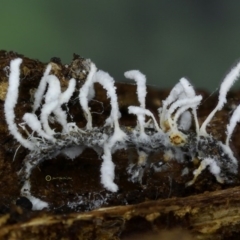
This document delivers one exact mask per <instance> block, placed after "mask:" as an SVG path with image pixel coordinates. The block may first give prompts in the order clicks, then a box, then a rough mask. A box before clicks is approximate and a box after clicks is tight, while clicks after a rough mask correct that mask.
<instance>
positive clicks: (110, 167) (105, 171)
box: [101, 145, 118, 192]
mask: <svg viewBox="0 0 240 240" xmlns="http://www.w3.org/2000/svg"><path fill="white" fill-rule="evenodd" d="M102 159H103V163H102V166H101V183H102V184H103V186H104V187H105V188H106V189H107V190H109V191H111V192H117V191H118V186H117V185H116V184H115V183H114V182H113V180H114V177H115V173H114V169H115V165H114V163H113V161H112V155H111V149H110V148H109V147H108V145H105V147H104V155H103V156H102Z"/></svg>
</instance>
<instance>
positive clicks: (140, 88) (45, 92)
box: [4, 58, 240, 209]
mask: <svg viewBox="0 0 240 240" xmlns="http://www.w3.org/2000/svg"><path fill="white" fill-rule="evenodd" d="M88 61H89V65H90V68H89V69H90V70H89V73H88V75H87V78H86V80H85V83H84V84H83V85H82V87H81V88H80V89H76V88H77V87H76V86H77V85H76V80H75V79H74V78H72V79H70V80H69V83H68V87H67V89H66V90H65V91H64V92H62V90H61V85H60V80H59V79H58V78H57V77H56V76H55V75H52V74H50V72H51V64H49V65H47V67H46V70H45V72H44V74H43V77H42V78H41V80H40V83H39V86H38V88H37V90H36V92H35V95H34V103H33V110H32V112H29V113H25V114H24V116H23V118H22V120H23V124H21V126H22V127H23V128H24V129H25V130H26V128H25V127H24V125H26V126H28V128H30V129H31V130H32V132H31V133H29V132H28V131H27V130H26V132H27V135H28V138H24V137H23V135H22V134H21V133H20V131H19V129H18V126H17V124H16V122H15V113H14V108H15V106H16V104H17V101H18V94H19V90H18V89H19V84H20V65H21V63H22V59H20V58H17V59H15V60H12V61H11V63H10V75H9V87H8V92H7V96H6V100H5V106H4V112H5V117H6V122H7V125H8V128H9V131H10V133H11V134H12V135H13V136H14V137H15V139H16V140H17V141H18V142H19V143H20V144H21V145H22V146H24V147H25V148H28V149H29V150H30V153H29V155H28V156H27V157H26V158H25V160H24V167H23V169H22V170H21V171H20V174H22V175H23V178H24V179H25V183H24V185H23V187H22V191H21V194H22V195H24V196H26V197H28V198H29V200H31V202H32V203H33V209H42V208H44V207H47V206H48V203H46V202H44V201H42V200H40V199H37V198H36V197H34V196H32V195H31V184H30V180H29V178H30V175H31V172H32V169H33V168H34V167H35V166H36V165H37V164H38V163H39V162H41V161H44V160H45V159H49V158H51V157H54V156H57V155H58V154H60V153H62V154H65V155H66V156H68V157H69V158H71V159H74V158H76V157H77V156H79V155H80V154H81V153H82V152H83V150H84V149H85V148H87V147H90V148H93V149H95V150H96V151H98V152H103V154H102V160H103V162H102V165H101V169H100V173H101V183H102V185H103V186H104V187H105V188H106V189H107V190H109V191H111V192H117V191H118V186H117V184H116V183H114V179H115V171H114V169H115V165H114V163H113V161H112V153H114V152H115V151H116V150H118V149H124V148H127V147H128V145H129V144H131V145H134V146H135V147H136V149H137V152H138V154H139V158H138V162H137V165H136V166H134V165H133V164H131V165H130V166H129V167H128V169H127V171H128V173H129V174H130V175H131V178H130V179H131V180H132V181H136V180H137V181H140V182H141V178H142V175H143V171H142V166H144V165H145V164H146V162H147V160H148V156H149V154H150V153H151V152H157V151H163V152H164V156H165V157H168V158H171V159H175V160H177V161H181V162H182V161H184V156H185V155H187V156H188V157H190V158H192V159H193V158H195V157H197V158H198V159H199V160H200V166H199V168H198V169H196V170H195V171H194V172H193V175H194V178H193V180H192V181H190V182H188V183H186V185H187V186H189V185H191V184H193V183H194V182H195V180H196V179H197V177H198V175H199V174H200V173H201V172H202V171H203V170H204V169H205V168H207V167H208V169H209V171H210V172H211V173H212V174H213V175H214V176H215V177H216V180H217V181H218V182H221V183H222V182H228V181H230V180H229V178H228V174H230V175H231V174H236V169H237V166H238V163H237V160H236V158H235V157H234V156H233V153H232V151H231V149H230V147H229V141H230V138H231V136H232V133H233V130H234V128H235V126H236V124H237V122H238V121H239V120H240V107H239V106H238V107H237V108H236V109H235V111H234V113H233V115H232V117H231V119H230V123H229V124H228V125H227V137H226V143H225V144H224V143H222V142H220V141H217V140H215V139H214V138H213V137H212V136H211V135H210V134H208V133H207V131H206V127H207V125H208V124H209V122H210V121H211V119H212V118H213V116H214V114H215V113H216V112H217V111H219V110H221V109H222V107H223V105H224V103H226V95H227V92H228V91H229V89H230V87H231V86H232V84H233V83H234V82H235V81H236V79H237V78H238V77H239V75H240V63H238V64H237V65H236V67H234V68H233V69H232V70H231V71H230V73H229V74H228V75H227V76H226V78H225V79H224V80H223V82H222V84H221V87H220V93H219V102H218V104H217V106H216V108H215V109H214V110H213V111H212V112H211V113H210V114H209V116H208V117H207V119H206V120H205V121H204V123H203V124H202V126H199V122H198V117H197V108H198V106H199V105H200V103H201V100H202V96H201V95H196V93H195V91H194V88H193V86H192V85H191V84H190V82H189V81H188V80H187V79H186V78H181V79H180V81H179V83H177V84H176V85H175V86H174V87H173V89H172V90H171V92H170V94H169V96H168V97H167V98H166V99H165V100H163V101H162V107H161V108H159V109H158V113H159V119H156V118H155V116H154V114H153V113H152V112H151V111H149V110H148V109H146V102H145V101H146V96H147V90H146V77H145V75H143V74H142V73H141V72H140V71H138V70H132V71H128V72H125V74H124V75H125V77H126V78H129V79H133V80H134V81H135V82H136V85H137V96H138V101H139V105H140V106H129V108H128V111H129V114H134V115H136V116H137V125H136V127H135V128H134V129H132V130H129V129H127V128H126V126H120V124H119V118H120V117H121V113H120V110H119V105H118V98H117V94H116V87H115V86H114V79H113V78H112V77H111V76H110V75H109V74H108V73H106V72H104V71H101V70H97V68H96V66H95V64H94V63H93V62H91V61H90V60H88ZM94 83H99V84H101V85H102V86H103V88H104V89H105V90H106V92H107V96H108V97H109V98H110V104H111V113H110V116H109V117H108V118H107V119H106V121H105V125H104V126H103V127H102V128H101V129H99V128H97V127H94V126H93V122H92V115H91V111H90V108H89V106H88V104H89V101H90V100H92V99H93V98H94V96H95V90H94ZM75 91H79V104H80V106H81V107H82V111H83V113H84V116H85V118H86V120H87V124H86V127H85V128H83V129H81V128H79V127H78V126H77V123H75V122H68V121H67V113H66V111H65V110H63V108H62V105H63V104H68V103H69V101H70V99H71V98H72V96H73V94H74V92H75ZM37 111H39V112H40V114H39V116H37V115H36V112H37ZM146 117H148V118H149V117H150V120H149V121H148V122H146ZM50 121H56V122H58V123H59V124H60V125H61V126H62V131H61V132H55V131H54V129H52V128H51V127H50V125H49V122H50ZM192 122H194V128H195V130H193V128H191V126H192ZM149 129H150V130H149ZM56 136H58V137H56ZM59 136H61V137H59ZM209 143H213V144H215V146H217V147H218V152H219V155H221V158H219V157H218V156H215V155H214V154H213V153H212V149H211V148H210V147H209V146H208V144H209ZM186 146H187V147H188V148H189V149H190V150H189V152H186ZM99 149H102V150H101V151H99ZM222 169H225V170H224V171H223V170H222ZM156 171H160V168H156Z"/></svg>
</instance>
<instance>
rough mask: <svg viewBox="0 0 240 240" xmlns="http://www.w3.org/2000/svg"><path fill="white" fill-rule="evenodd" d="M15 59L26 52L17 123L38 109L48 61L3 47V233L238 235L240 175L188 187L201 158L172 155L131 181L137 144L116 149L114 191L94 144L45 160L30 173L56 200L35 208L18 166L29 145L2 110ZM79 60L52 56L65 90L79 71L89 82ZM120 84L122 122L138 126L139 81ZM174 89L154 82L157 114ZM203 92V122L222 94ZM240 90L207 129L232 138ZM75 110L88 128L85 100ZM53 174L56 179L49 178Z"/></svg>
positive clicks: (100, 104) (101, 108)
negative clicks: (35, 97)
mask: <svg viewBox="0 0 240 240" xmlns="http://www.w3.org/2000/svg"><path fill="white" fill-rule="evenodd" d="M16 57H23V64H22V65H21V85H20V94H19V100H18V103H17V106H16V108H15V113H16V117H17V118H16V121H17V123H21V122H22V120H21V119H22V116H23V114H24V113H25V112H30V111H31V105H32V94H33V91H34V90H35V89H36V88H37V86H38V84H39V81H40V79H41V76H42V74H43V71H44V68H45V66H46V64H44V63H41V62H40V61H37V60H33V59H29V58H26V57H24V56H22V55H19V54H17V53H14V52H6V51H0V143H1V144H0V177H1V178H0V239H131V237H132V236H133V235H135V234H139V233H140V234H144V233H154V234H155V233H157V234H161V233H162V232H164V231H165V230H169V231H171V230H172V229H176V228H177V229H180V230H179V231H180V233H179V234H178V236H180V235H181V234H182V235H183V238H182V239H238V234H239V231H240V230H239V229H240V228H239V224H240V214H239V211H240V208H239V203H240V188H239V174H238V176H237V179H236V181H235V182H234V183H233V184H231V185H230V184H228V185H227V184H219V183H217V182H216V180H215V178H214V177H213V176H212V175H211V174H210V173H209V171H208V170H205V171H203V173H202V174H201V175H200V176H199V178H198V180H197V181H196V183H195V184H194V185H193V186H191V187H188V188H186V187H185V183H186V182H187V181H189V180H191V179H192V177H193V175H192V173H190V174H189V175H187V176H182V175H181V173H182V170H183V168H184V167H186V166H188V167H189V169H190V171H192V172H193V171H194V169H196V168H197V166H198V163H196V165H194V164H191V165H187V164H185V165H184V164H180V163H177V162H176V161H171V162H168V163H166V164H167V167H166V169H165V170H164V171H162V172H160V173H153V172H152V171H151V170H150V169H146V171H145V175H144V178H143V182H142V184H140V183H131V182H130V181H128V175H127V173H126V167H127V165H128V163H129V158H131V160H133V161H136V158H137V153H136V150H135V149H127V150H121V151H117V152H116V153H115V154H114V155H113V161H114V163H115V164H116V180H115V182H116V183H117V184H118V185H119V188H120V191H119V192H118V193H115V194H111V193H109V192H108V191H106V190H105V189H104V188H103V187H102V186H101V184H100V173H99V171H100V165H101V159H100V158H99V156H98V155H97V153H96V152H94V151H93V150H90V149H87V150H86V151H84V153H83V154H82V155H81V156H80V157H77V159H75V160H74V161H71V160H69V159H66V157H63V156H58V157H56V158H54V159H50V160H47V161H45V162H43V163H41V164H40V165H39V166H37V167H36V168H35V169H34V171H33V173H32V175H31V184H32V193H33V195H34V196H37V197H39V198H40V199H43V200H45V201H47V202H49V203H50V208H49V209H48V210H42V211H35V212H34V211H32V210H30V209H29V208H28V207H26V205H24V204H25V203H24V199H21V198H20V189H21V185H22V183H21V182H20V181H19V177H18V175H17V172H18V171H19V170H20V169H21V167H22V162H23V160H24V158H25V156H26V155H27V154H28V150H26V149H24V148H23V147H20V148H19V143H18V142H17V141H16V140H15V139H14V138H13V137H12V136H11V135H10V134H9V131H8V128H7V125H6V121H5V116H4V110H3V108H4V101H5V96H6V92H7V87H8V74H9V68H8V67H9V63H10V61H11V59H14V58H16ZM74 60H78V58H77V56H74V59H73V62H72V63H70V66H71V68H69V67H68V68H67V67H65V65H63V64H62V63H61V61H60V60H59V59H58V58H53V59H52V61H53V62H54V64H55V68H54V70H53V73H54V74H55V75H57V76H58V78H59V79H60V81H61V87H62V88H63V89H64V88H65V87H66V84H67V82H68V80H69V79H70V77H72V76H74V77H76V78H77V79H78V80H79V81H78V84H79V87H81V85H82V83H83V81H84V77H85V76H76V75H74V73H75V72H74V68H75V67H76V66H75V65H76V64H79V63H78V62H76V61H75V62H74ZM77 66H78V67H79V65H77ZM69 69H71V71H69ZM116 87H117V93H118V99H119V105H120V110H121V113H122V118H121V119H120V124H121V125H124V126H129V127H134V126H135V125H136V118H135V117H134V116H133V115H129V114H128V113H127V107H128V106H129V105H138V101H137V96H136V86H135V85H134V84H127V83H119V82H118V83H116ZM95 88H96V98H95V99H96V100H97V101H92V102H91V103H90V107H91V110H92V111H93V112H96V114H93V124H94V126H102V125H103V123H104V121H105V119H106V118H107V117H108V116H109V113H110V110H111V106H110V104H109V99H107V96H106V92H105V90H104V89H103V88H102V87H101V86H100V85H98V84H96V86H95ZM168 93H169V90H161V89H158V88H156V87H148V95H147V99H146V105H147V108H148V109H149V110H150V111H152V112H153V113H154V114H155V116H156V117H157V108H159V107H160V106H161V104H162V102H161V101H162V100H164V99H165V98H166V97H167V96H168ZM198 93H201V94H202V95H203V97H204V99H203V101H202V105H201V106H200V108H199V110H198V117H199V121H200V122H202V121H203V120H204V119H205V118H206V116H207V114H208V113H209V112H211V110H212V109H213V108H214V107H215V105H216V103H217V95H212V96H210V97H209V94H208V93H207V92H205V91H198ZM239 94H240V93H239V91H235V92H230V93H229V94H228V102H227V104H226V105H225V107H224V109H223V110H222V111H220V112H218V113H217V114H216V116H215V117H214V119H213V120H212V122H211V125H210V126H209V128H208V130H209V132H211V134H212V135H213V136H214V137H215V138H216V139H219V140H224V139H225V131H226V125H227V123H228V120H229V117H230V116H231V113H232V110H233V109H234V107H235V106H237V105H238V104H239V102H240V101H239V96H240V95H239ZM70 112H71V113H72V115H73V116H74V121H76V122H77V124H78V126H80V127H84V126H85V124H86V120H85V118H84V116H83V113H82V110H81V108H80V106H79V104H77V103H76V104H75V103H72V105H71V106H70ZM57 127H58V126H56V128H57ZM239 131H240V129H239V127H237V128H236V130H235V131H234V135H233V138H232V141H231V148H232V149H233V151H234V154H235V156H236V157H238V156H239V152H240V141H239V137H238V136H239ZM23 134H24V132H23ZM162 158H163V153H161V152H160V153H156V154H153V155H152V156H151V159H150V161H152V162H156V161H158V160H159V159H162ZM48 175H50V176H52V177H55V178H56V179H55V180H52V181H46V176H48ZM61 177H62V178H63V177H66V178H65V179H61ZM80 202H81V204H80ZM69 203H72V204H69ZM177 231H178V230H177ZM182 231H183V232H182ZM161 239H164V238H161ZM166 239H167V238H166ZM169 239H170V238H169Z"/></svg>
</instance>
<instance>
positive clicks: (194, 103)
mask: <svg viewBox="0 0 240 240" xmlns="http://www.w3.org/2000/svg"><path fill="white" fill-rule="evenodd" d="M201 100H202V96H195V97H193V98H190V99H188V103H186V102H185V101H183V105H182V106H181V104H180V106H179V109H178V110H177V111H176V112H175V115H174V118H173V120H172V118H171V117H170V118H169V122H170V128H172V129H177V122H178V119H179V117H180V116H181V115H182V114H183V113H184V112H186V111H187V110H188V109H189V108H191V109H192V111H193V114H194V113H196V109H197V107H198V105H199V104H200V102H201ZM180 102H181V100H179V102H178V103H180ZM172 106H173V105H172ZM169 111H170V110H169ZM195 117H196V116H195ZM185 120H187V119H185ZM188 121H189V123H187V124H188V125H189V127H190V126H191V121H192V119H191V118H190V119H188ZM196 122H197V124H196ZM196 122H195V124H196V125H197V126H196V133H197V135H198V133H199V132H198V131H199V128H198V126H199V125H198V121H197V119H196Z"/></svg>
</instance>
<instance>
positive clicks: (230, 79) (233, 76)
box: [200, 62, 240, 136]
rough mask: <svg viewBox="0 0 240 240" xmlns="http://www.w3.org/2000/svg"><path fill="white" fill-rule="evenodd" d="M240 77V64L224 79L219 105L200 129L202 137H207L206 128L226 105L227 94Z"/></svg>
mask: <svg viewBox="0 0 240 240" xmlns="http://www.w3.org/2000/svg"><path fill="white" fill-rule="evenodd" d="M239 76H240V62H239V63H238V64H237V65H236V66H235V67H233V68H232V69H231V71H230V72H229V73H228V74H227V76H226V77H225V78H224V80H223V82H222V84H221V86H220V90H219V97H218V104H217V106H216V107H215V108H214V109H213V111H212V112H211V113H210V114H209V115H208V117H207V118H206V120H205V121H204V122H203V124H202V126H201V128H200V134H201V135H205V136H206V135H207V132H206V127H207V125H208V124H209V122H210V121H211V120H212V118H213V116H214V115H215V113H216V112H217V111H220V110H221V109H222V108H223V106H224V104H225V103H226V101H227V99H226V96H227V93H228V91H229V89H230V88H231V86H232V85H233V84H234V82H235V81H236V80H237V79H238V78H239Z"/></svg>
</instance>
